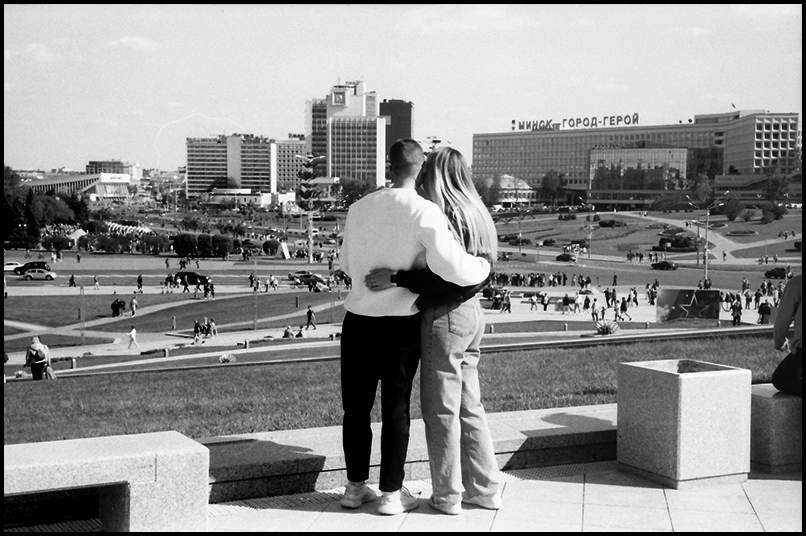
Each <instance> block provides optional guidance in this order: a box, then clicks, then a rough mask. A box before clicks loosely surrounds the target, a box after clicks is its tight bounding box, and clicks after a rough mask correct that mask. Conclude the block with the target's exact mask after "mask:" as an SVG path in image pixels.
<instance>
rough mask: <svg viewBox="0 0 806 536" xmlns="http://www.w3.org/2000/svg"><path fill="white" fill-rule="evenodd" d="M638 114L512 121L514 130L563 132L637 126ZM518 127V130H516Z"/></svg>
mask: <svg viewBox="0 0 806 536" xmlns="http://www.w3.org/2000/svg"><path fill="white" fill-rule="evenodd" d="M637 124H638V114H637V113H634V114H626V115H603V116H602V117H569V118H568V119H562V120H558V121H555V120H553V119H540V120H532V121H517V120H515V119H513V120H512V130H530V131H540V130H562V129H566V128H580V127H581V128H599V127H620V126H627V125H637ZM516 126H517V128H516Z"/></svg>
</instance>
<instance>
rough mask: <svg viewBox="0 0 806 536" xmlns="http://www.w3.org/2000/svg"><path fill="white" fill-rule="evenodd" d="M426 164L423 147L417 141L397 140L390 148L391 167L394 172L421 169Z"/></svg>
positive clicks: (409, 139)
mask: <svg viewBox="0 0 806 536" xmlns="http://www.w3.org/2000/svg"><path fill="white" fill-rule="evenodd" d="M423 162H425V153H424V152H423V147H422V145H420V143H419V142H418V141H417V140H413V139H411V138H403V139H399V140H397V141H396V142H395V143H393V144H392V146H391V147H390V148H389V166H390V167H391V168H392V169H393V170H402V169H405V168H408V167H413V166H417V167H421V166H422V165H423Z"/></svg>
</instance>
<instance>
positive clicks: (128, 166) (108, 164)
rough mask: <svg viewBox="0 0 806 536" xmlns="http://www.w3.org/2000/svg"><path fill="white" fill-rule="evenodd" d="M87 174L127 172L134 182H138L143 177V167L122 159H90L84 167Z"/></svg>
mask: <svg viewBox="0 0 806 536" xmlns="http://www.w3.org/2000/svg"><path fill="white" fill-rule="evenodd" d="M84 172H85V173H86V174H87V175H95V174H97V173H115V174H127V175H129V177H131V180H132V183H134V184H137V183H139V182H140V181H141V180H142V179H143V168H142V167H140V166H139V165H137V164H132V163H131V162H123V161H121V160H90V161H89V162H88V163H87V165H86V166H85V168H84Z"/></svg>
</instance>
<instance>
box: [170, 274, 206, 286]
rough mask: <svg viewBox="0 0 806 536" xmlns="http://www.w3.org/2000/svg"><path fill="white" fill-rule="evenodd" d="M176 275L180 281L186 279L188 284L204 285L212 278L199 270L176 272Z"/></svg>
mask: <svg viewBox="0 0 806 536" xmlns="http://www.w3.org/2000/svg"><path fill="white" fill-rule="evenodd" d="M176 275H177V276H178V277H179V280H180V281H182V280H183V279H186V280H187V282H188V285H204V284H205V283H207V282H209V280H210V279H209V278H208V277H207V276H206V275H201V274H200V273H198V272H176Z"/></svg>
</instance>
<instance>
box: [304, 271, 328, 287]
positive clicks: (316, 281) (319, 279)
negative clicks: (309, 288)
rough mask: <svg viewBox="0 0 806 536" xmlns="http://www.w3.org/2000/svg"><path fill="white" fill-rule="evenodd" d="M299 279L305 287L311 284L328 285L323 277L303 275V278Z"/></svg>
mask: <svg viewBox="0 0 806 536" xmlns="http://www.w3.org/2000/svg"><path fill="white" fill-rule="evenodd" d="M297 279H299V282H300V283H302V284H303V285H310V284H311V283H313V284H314V285H318V284H322V285H326V284H327V281H325V279H324V278H323V277H322V276H321V275H317V274H307V275H303V276H301V277H299V278H297Z"/></svg>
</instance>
